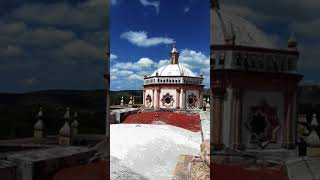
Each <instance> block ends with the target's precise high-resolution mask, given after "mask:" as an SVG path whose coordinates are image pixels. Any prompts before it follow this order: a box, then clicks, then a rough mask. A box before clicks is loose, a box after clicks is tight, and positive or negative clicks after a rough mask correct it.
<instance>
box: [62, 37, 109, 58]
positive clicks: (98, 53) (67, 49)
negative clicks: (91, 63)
mask: <svg viewBox="0 0 320 180" xmlns="http://www.w3.org/2000/svg"><path fill="white" fill-rule="evenodd" d="M103 52H104V51H103V49H100V48H99V47H96V46H94V45H92V44H90V43H88V42H86V41H83V40H75V41H71V42H69V43H67V44H65V45H64V46H63V47H62V48H60V49H59V50H58V52H57V55H58V56H60V57H61V58H64V59H66V58H70V59H85V60H90V59H100V60H102V59H103V58H104V53H103Z"/></svg>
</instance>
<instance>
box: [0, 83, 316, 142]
mask: <svg viewBox="0 0 320 180" xmlns="http://www.w3.org/2000/svg"><path fill="white" fill-rule="evenodd" d="M209 92H210V90H209V89H205V96H204V97H205V98H206V97H207V96H209ZM131 94H132V95H133V96H134V97H135V102H136V103H137V104H141V103H142V94H143V93H142V90H124V91H111V92H110V104H111V105H117V104H119V103H120V100H121V96H123V97H124V99H125V103H127V102H128V100H129V97H130V95H131ZM297 102H298V106H297V107H298V113H307V114H308V116H310V115H311V114H312V113H314V112H315V113H318V114H320V86H301V87H300V89H299V95H298V99H297ZM39 106H42V107H43V112H44V118H43V119H44V122H45V124H46V126H47V129H48V130H47V131H48V133H49V134H57V133H58V131H59V129H60V128H61V126H62V125H63V123H64V120H63V118H62V117H63V114H64V113H65V108H66V107H70V108H71V112H72V113H73V112H74V111H77V112H78V113H79V123H80V127H79V128H80V133H104V130H105V90H44V91H36V92H30V93H21V94H19V93H0V122H1V126H0V139H4V138H15V137H26V136H32V133H33V125H34V123H35V122H36V121H37V119H36V118H35V115H36V113H37V111H38V109H39Z"/></svg>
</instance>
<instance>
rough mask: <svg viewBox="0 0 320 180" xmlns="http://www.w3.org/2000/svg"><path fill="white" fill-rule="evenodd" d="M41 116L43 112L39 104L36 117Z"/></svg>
mask: <svg viewBox="0 0 320 180" xmlns="http://www.w3.org/2000/svg"><path fill="white" fill-rule="evenodd" d="M42 116H43V112H42V107H41V106H40V107H39V112H38V114H37V117H38V118H41V117H42Z"/></svg>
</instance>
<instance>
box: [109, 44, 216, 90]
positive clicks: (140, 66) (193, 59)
mask: <svg viewBox="0 0 320 180" xmlns="http://www.w3.org/2000/svg"><path fill="white" fill-rule="evenodd" d="M169 63H170V62H169V60H168V59H161V60H159V61H154V60H152V59H150V58H147V57H143V58H140V59H139V60H137V61H135V62H118V63H114V64H113V65H112V67H111V73H110V75H111V76H116V77H117V78H114V79H113V81H112V83H113V84H114V87H116V86H117V85H120V86H121V87H122V89H130V88H133V89H140V88H141V87H142V83H143V76H144V75H145V74H147V75H148V76H150V75H151V74H152V73H153V72H154V71H155V70H156V69H157V68H160V67H162V66H165V65H167V64H169ZM179 63H180V64H181V65H183V66H185V67H187V68H189V69H191V70H192V71H193V72H194V73H195V74H196V75H200V74H203V75H204V79H205V82H204V83H205V85H206V87H208V86H209V82H210V80H209V79H210V60H209V56H206V55H205V54H204V53H202V52H200V51H194V50H189V49H184V50H182V51H181V54H180V58H179Z"/></svg>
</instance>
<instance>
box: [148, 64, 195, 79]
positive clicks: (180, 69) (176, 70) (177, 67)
mask: <svg viewBox="0 0 320 180" xmlns="http://www.w3.org/2000/svg"><path fill="white" fill-rule="evenodd" d="M151 76H189V77H197V76H196V75H195V74H194V73H193V72H192V71H191V70H190V69H189V68H187V67H185V66H183V65H181V64H168V65H166V66H163V67H161V68H159V69H157V70H156V71H154V73H152V75H151Z"/></svg>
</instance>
